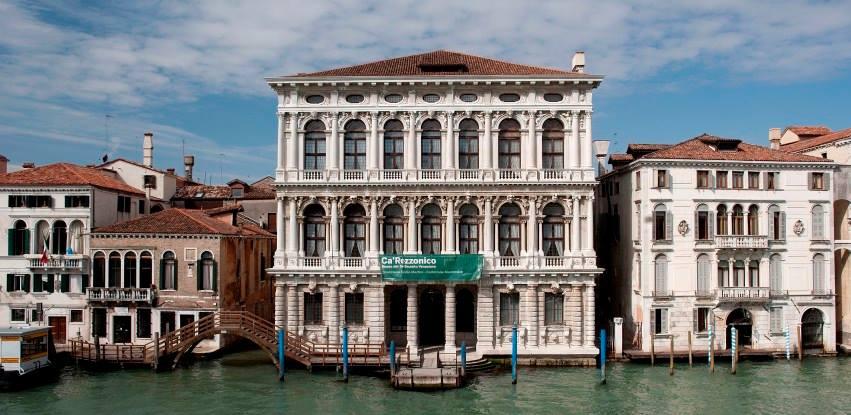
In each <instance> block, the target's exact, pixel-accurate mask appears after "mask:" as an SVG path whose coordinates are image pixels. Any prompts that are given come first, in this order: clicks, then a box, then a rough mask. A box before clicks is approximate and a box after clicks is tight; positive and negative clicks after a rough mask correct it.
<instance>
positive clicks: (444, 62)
mask: <svg viewBox="0 0 851 415" xmlns="http://www.w3.org/2000/svg"><path fill="white" fill-rule="evenodd" d="M453 75H455V76H465V75H521V76H524V75H526V76H528V75H555V76H560V77H570V78H587V77H593V76H594V75H588V74H584V73H578V72H571V71H566V70H563V69H554V68H545V67H540V66H529V65H520V64H516V63H511V62H505V61H499V60H495V59H490V58H484V57H481V56H474V55H468V54H464V53H458V52H452V51H448V50H436V51H432V52H426V53H420V54H416V55H410V56H402V57H399V58H392V59H385V60H380V61H375V62H370V63H364V64H361V65H354V66H346V67H342V68H335V69H329V70H324V71H318V72H310V73H299V74H296V75H294V77H324V76H329V77H330V76H334V77H336V76H375V77H381V76H453Z"/></svg>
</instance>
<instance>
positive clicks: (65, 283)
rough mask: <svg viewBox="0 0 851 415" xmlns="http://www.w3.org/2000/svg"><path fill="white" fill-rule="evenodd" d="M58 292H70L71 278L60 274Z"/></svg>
mask: <svg viewBox="0 0 851 415" xmlns="http://www.w3.org/2000/svg"><path fill="white" fill-rule="evenodd" d="M59 291H60V292H63V293H67V292H69V291H71V276H70V275H68V274H62V276H61V277H59Z"/></svg>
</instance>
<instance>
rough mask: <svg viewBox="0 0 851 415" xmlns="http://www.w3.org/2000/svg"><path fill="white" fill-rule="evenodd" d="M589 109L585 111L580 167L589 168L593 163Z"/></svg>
mask: <svg viewBox="0 0 851 415" xmlns="http://www.w3.org/2000/svg"><path fill="white" fill-rule="evenodd" d="M591 142H592V136H591V111H585V136H584V137H583V140H582V163H581V165H582V167H583V168H587V169H590V168H591V166H592V165H593V154H591V152H592V147H593V145H592V144H591Z"/></svg>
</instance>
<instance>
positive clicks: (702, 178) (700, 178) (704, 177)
mask: <svg viewBox="0 0 851 415" xmlns="http://www.w3.org/2000/svg"><path fill="white" fill-rule="evenodd" d="M697 188H698V189H708V188H709V171H708V170H698V171H697Z"/></svg>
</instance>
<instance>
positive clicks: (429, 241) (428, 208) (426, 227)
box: [420, 203, 442, 255]
mask: <svg viewBox="0 0 851 415" xmlns="http://www.w3.org/2000/svg"><path fill="white" fill-rule="evenodd" d="M422 215H423V219H422V227H421V230H420V238H421V240H420V245H421V247H422V252H423V254H427V255H428V254H439V253H440V251H441V248H442V247H441V233H440V216H441V212H440V207H438V206H437V205H435V204H434V203H429V204H428V205H425V206H423V210H422Z"/></svg>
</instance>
